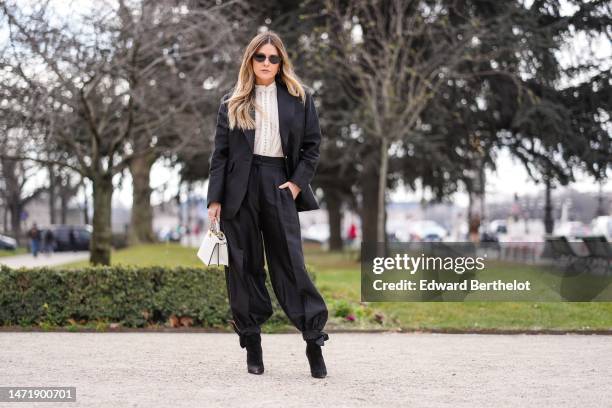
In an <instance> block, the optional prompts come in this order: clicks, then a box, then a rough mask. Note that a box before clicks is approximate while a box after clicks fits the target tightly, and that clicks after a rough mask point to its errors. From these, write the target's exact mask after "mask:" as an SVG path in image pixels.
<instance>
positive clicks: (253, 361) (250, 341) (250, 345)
mask: <svg viewBox="0 0 612 408" xmlns="http://www.w3.org/2000/svg"><path fill="white" fill-rule="evenodd" d="M245 343H246V349H247V371H248V372H249V373H251V374H263V372H264V364H263V353H262V350H261V336H260V335H259V334H253V335H249V336H245Z"/></svg>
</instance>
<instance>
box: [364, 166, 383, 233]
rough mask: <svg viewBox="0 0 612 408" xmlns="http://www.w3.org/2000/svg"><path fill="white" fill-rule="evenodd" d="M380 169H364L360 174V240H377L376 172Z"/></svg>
mask: <svg viewBox="0 0 612 408" xmlns="http://www.w3.org/2000/svg"><path fill="white" fill-rule="evenodd" d="M379 171H380V169H378V168H372V169H369V170H368V169H364V171H363V173H362V176H361V188H362V200H361V209H360V213H361V214H360V215H361V229H362V241H363V242H369V243H374V242H377V238H376V236H377V220H378V180H379V178H378V172H379Z"/></svg>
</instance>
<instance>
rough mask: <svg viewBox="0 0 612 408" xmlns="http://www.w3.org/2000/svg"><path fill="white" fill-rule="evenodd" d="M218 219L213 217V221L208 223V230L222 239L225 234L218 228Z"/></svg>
mask: <svg viewBox="0 0 612 408" xmlns="http://www.w3.org/2000/svg"><path fill="white" fill-rule="evenodd" d="M217 224H218V221H217V219H216V218H213V222H211V223H210V226H209V228H208V229H209V230H210V232H212V233H213V234H214V235H215V236H216V237H217V238H219V239H221V240H224V239H225V234H224V233H223V231H221V230H219V226H218V225H217Z"/></svg>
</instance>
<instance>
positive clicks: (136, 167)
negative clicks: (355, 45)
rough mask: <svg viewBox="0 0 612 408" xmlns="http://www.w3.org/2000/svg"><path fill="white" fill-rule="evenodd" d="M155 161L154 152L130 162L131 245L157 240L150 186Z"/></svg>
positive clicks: (129, 240)
mask: <svg viewBox="0 0 612 408" xmlns="http://www.w3.org/2000/svg"><path fill="white" fill-rule="evenodd" d="M153 163H155V155H154V154H149V155H146V156H139V157H135V158H134V159H133V160H132V161H131V162H130V173H131V174H132V185H133V194H132V198H133V204H132V216H131V220H130V230H129V237H128V242H129V244H130V245H135V244H138V243H140V242H154V241H155V236H154V234H153V209H152V208H151V186H150V174H151V167H152V166H153Z"/></svg>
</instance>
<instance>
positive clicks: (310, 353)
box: [306, 341, 327, 378]
mask: <svg viewBox="0 0 612 408" xmlns="http://www.w3.org/2000/svg"><path fill="white" fill-rule="evenodd" d="M306 357H307V358H308V364H309V365H310V375H312V376H313V377H314V378H325V377H326V376H327V368H326V367H325V360H324V359H323V352H322V351H321V346H319V345H318V344H316V343H315V342H311V341H309V342H307V343H306Z"/></svg>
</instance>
